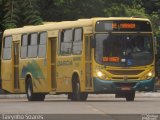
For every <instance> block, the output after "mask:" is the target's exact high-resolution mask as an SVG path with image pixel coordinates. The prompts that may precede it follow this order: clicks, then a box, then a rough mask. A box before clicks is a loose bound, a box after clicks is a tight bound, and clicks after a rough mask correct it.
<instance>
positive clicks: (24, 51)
mask: <svg viewBox="0 0 160 120" xmlns="http://www.w3.org/2000/svg"><path fill="white" fill-rule="evenodd" d="M27 43H28V35H27V34H23V35H22V40H21V58H26V57H27Z"/></svg>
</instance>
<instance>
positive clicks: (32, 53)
mask: <svg viewBox="0 0 160 120" xmlns="http://www.w3.org/2000/svg"><path fill="white" fill-rule="evenodd" d="M37 48H38V33H32V34H30V36H29V37H28V57H29V58H35V57H37V50H38V49H37Z"/></svg>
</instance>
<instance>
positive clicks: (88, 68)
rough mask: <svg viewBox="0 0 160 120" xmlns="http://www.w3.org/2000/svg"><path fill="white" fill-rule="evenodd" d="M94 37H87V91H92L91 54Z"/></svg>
mask: <svg viewBox="0 0 160 120" xmlns="http://www.w3.org/2000/svg"><path fill="white" fill-rule="evenodd" d="M91 39H92V35H85V65H84V66H85V81H86V89H88V90H91V89H92V73H91V71H92V70H91V69H92V68H91V67H92V56H91V55H92V53H91Z"/></svg>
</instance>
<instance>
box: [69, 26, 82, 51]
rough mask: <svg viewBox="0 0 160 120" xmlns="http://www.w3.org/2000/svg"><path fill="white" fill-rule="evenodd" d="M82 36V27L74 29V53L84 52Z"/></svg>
mask: <svg viewBox="0 0 160 120" xmlns="http://www.w3.org/2000/svg"><path fill="white" fill-rule="evenodd" d="M82 36H83V34H82V28H76V29H75V30H74V41H73V51H72V52H73V54H81V53H82Z"/></svg>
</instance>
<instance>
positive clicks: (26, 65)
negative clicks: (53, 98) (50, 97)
mask: <svg viewBox="0 0 160 120" xmlns="http://www.w3.org/2000/svg"><path fill="white" fill-rule="evenodd" d="M20 64H21V66H20V71H21V73H20V75H21V80H25V78H26V76H27V74H30V77H31V78H32V84H33V91H34V92H37V93H38V92H48V91H49V90H48V89H49V87H48V85H49V83H48V80H47V65H46V59H32V60H30V59H28V60H21V63H20ZM22 88H25V87H24V86H23V87H22Z"/></svg>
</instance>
